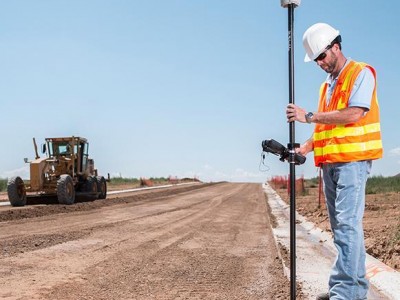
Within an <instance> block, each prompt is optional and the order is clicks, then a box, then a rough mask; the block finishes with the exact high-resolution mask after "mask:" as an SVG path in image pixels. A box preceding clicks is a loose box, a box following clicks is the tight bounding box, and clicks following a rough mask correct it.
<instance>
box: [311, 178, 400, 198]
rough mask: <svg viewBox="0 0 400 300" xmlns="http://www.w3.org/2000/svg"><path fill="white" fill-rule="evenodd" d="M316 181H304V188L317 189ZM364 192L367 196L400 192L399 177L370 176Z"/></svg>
mask: <svg viewBox="0 0 400 300" xmlns="http://www.w3.org/2000/svg"><path fill="white" fill-rule="evenodd" d="M318 180H319V179H318V177H314V178H311V179H306V187H310V188H315V187H318ZM365 192H366V193H367V194H380V193H383V194H384V193H390V192H400V176H391V177H383V176H372V177H370V178H368V180H367V186H366V190H365Z"/></svg>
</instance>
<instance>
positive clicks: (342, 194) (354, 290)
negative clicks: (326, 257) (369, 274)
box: [322, 160, 372, 300]
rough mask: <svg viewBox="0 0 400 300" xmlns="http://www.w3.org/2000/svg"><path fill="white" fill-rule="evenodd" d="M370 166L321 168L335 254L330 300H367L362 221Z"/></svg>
mask: <svg viewBox="0 0 400 300" xmlns="http://www.w3.org/2000/svg"><path fill="white" fill-rule="evenodd" d="M371 165H372V162H371V161H370V160H366V161H357V162H349V163H333V164H324V165H323V167H322V170H323V179H324V192H325V198H326V204H327V209H328V215H329V221H330V224H331V228H332V232H333V240H334V244H335V246H336V248H337V251H338V255H337V257H336V261H335V263H334V265H333V268H332V272H331V274H330V278H329V295H330V299H335V300H339V299H340V300H356V299H357V300H359V299H367V292H368V286H369V283H368V280H367V279H366V277H365V275H366V270H365V257H366V254H365V245H364V231H363V225H362V219H363V215H364V207H365V185H366V182H367V178H368V175H369V173H370V170H371Z"/></svg>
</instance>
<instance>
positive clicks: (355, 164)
mask: <svg viewBox="0 0 400 300" xmlns="http://www.w3.org/2000/svg"><path fill="white" fill-rule="evenodd" d="M303 46H304V48H305V50H306V56H305V59H304V61H306V62H307V61H315V62H316V64H317V65H318V66H319V67H320V68H321V69H323V70H324V71H325V72H327V73H328V77H327V79H326V81H325V82H324V83H323V84H322V85H321V88H320V100H319V106H318V111H317V112H314V113H312V112H307V111H306V110H304V109H303V108H301V107H298V106H296V105H294V104H289V105H288V106H287V109H286V116H287V119H288V122H293V121H299V122H302V123H315V129H314V134H313V136H312V137H311V138H310V139H309V140H307V141H306V142H305V143H304V144H302V145H301V146H300V148H298V149H297V151H298V152H299V153H300V154H303V155H306V154H307V153H309V152H311V151H314V161H315V165H316V166H318V167H321V168H322V171H323V180H324V193H325V198H326V205H327V209H328V215H329V220H330V225H331V228H332V232H333V237H334V243H335V246H336V248H337V250H338V254H337V257H336V261H335V263H334V265H333V268H332V271H331V274H330V278H329V293H326V294H322V295H319V296H318V297H317V299H320V300H323V299H335V300H338V299H341V300H353V299H367V292H368V285H369V283H368V281H367V279H366V277H365V275H366V270H365V257H366V254H365V246H364V233H363V227H362V218H363V215H364V206H365V185H366V181H367V177H368V175H369V173H370V169H371V162H372V160H374V159H378V158H381V157H382V153H383V149H382V141H381V133H380V121H379V106H378V98H377V94H376V72H375V70H374V68H372V67H371V66H369V65H367V64H365V63H360V62H356V61H353V60H351V59H347V58H346V57H345V56H344V55H343V53H342V50H341V36H340V35H339V31H338V30H336V29H334V28H333V27H331V26H330V25H328V24H325V23H317V24H314V25H313V26H311V27H310V28H308V29H307V31H306V32H305V33H304V35H303Z"/></svg>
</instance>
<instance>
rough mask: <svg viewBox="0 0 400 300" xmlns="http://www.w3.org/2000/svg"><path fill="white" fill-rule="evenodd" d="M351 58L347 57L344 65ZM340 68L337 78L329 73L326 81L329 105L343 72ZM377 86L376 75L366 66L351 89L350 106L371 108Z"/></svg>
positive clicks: (327, 102)
mask: <svg viewBox="0 0 400 300" xmlns="http://www.w3.org/2000/svg"><path fill="white" fill-rule="evenodd" d="M350 60H351V59H350V58H349V59H347V61H346V63H345V64H344V66H343V68H342V70H343V69H344V67H345V66H346V65H347V64H348V63H349V62H350ZM342 70H340V72H339V74H338V76H337V77H336V78H332V76H331V75H330V74H329V75H328V77H327V79H326V82H327V83H328V88H327V91H326V92H327V95H326V104H327V105H329V101H330V99H331V96H332V93H333V91H334V90H335V86H336V82H337V79H338V77H339V75H340V73H341V72H342ZM374 88H375V77H374V74H372V71H371V70H370V69H369V68H364V69H362V70H361V72H360V74H358V76H357V79H356V81H355V82H354V86H353V88H352V90H351V94H350V99H349V107H354V106H355V107H363V108H366V109H368V110H369V108H370V107H371V99H372V93H373V92H374Z"/></svg>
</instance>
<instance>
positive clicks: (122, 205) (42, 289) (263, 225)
mask: <svg viewBox="0 0 400 300" xmlns="http://www.w3.org/2000/svg"><path fill="white" fill-rule="evenodd" d="M54 202H55V201H53V200H51V199H45V200H40V199H39V200H36V201H35V203H36V204H34V205H28V206H25V207H23V208H13V207H0V226H1V232H0V241H1V242H0V246H1V247H0V250H1V251H0V264H1V268H0V298H1V299H65V300H68V299H74V300H75V299H118V300H121V299H143V300H144V299H157V300H158V299H238V300H239V299H240V300H243V299H271V300H272V299H289V282H288V280H287V278H286V277H285V276H284V275H283V270H282V264H281V261H280V259H279V258H278V254H277V250H276V247H275V244H274V242H273V237H272V232H271V225H270V219H269V215H268V207H267V204H266V199H265V195H264V193H263V191H262V187H261V184H250V183H219V184H196V185H190V186H180V187H172V188H168V189H162V190H151V191H143V192H135V193H127V194H121V195H113V196H112V197H111V196H110V197H109V198H108V199H106V200H96V201H88V199H81V200H80V201H79V202H78V203H76V204H73V205H69V206H65V205H59V204H53V203H54Z"/></svg>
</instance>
